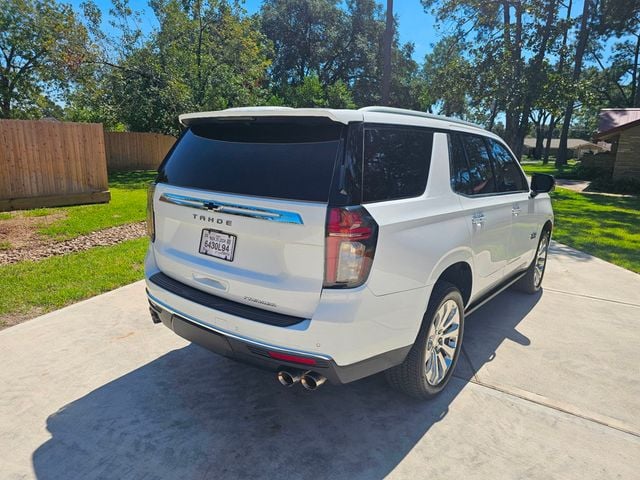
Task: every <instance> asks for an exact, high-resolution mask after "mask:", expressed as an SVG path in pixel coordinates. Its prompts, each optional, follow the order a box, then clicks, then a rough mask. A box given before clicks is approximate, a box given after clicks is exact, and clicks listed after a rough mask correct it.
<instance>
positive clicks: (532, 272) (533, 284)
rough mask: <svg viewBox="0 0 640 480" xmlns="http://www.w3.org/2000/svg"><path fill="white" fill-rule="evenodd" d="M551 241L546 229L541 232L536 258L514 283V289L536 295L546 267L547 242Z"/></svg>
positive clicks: (549, 232) (549, 233) (548, 231)
mask: <svg viewBox="0 0 640 480" xmlns="http://www.w3.org/2000/svg"><path fill="white" fill-rule="evenodd" d="M550 241H551V231H550V230H549V229H548V228H545V229H544V230H542V234H541V235H540V241H539V242H538V249H537V250H536V256H535V257H534V258H533V261H532V262H531V265H529V268H528V270H527V273H526V274H525V275H524V276H523V277H522V278H521V279H520V280H518V281H517V282H516V284H515V287H516V288H517V289H518V290H520V291H521V292H524V293H531V294H533V293H536V292H537V291H538V290H540V287H541V286H542V279H543V278H544V271H545V269H546V267H547V255H548V253H549V242H550Z"/></svg>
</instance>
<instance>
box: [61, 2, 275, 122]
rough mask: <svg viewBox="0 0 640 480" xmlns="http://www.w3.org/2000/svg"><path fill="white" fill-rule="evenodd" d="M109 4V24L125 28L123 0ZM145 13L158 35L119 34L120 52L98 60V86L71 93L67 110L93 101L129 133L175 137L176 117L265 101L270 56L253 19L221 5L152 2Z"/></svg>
mask: <svg viewBox="0 0 640 480" xmlns="http://www.w3.org/2000/svg"><path fill="white" fill-rule="evenodd" d="M114 6H115V7H116V8H114V9H113V10H112V16H114V15H115V18H113V19H112V22H113V24H114V25H125V24H126V22H122V21H119V20H118V19H119V18H121V17H122V16H126V2H125V1H124V0H115V3H114ZM123 6H124V7H125V8H121V7H123ZM152 8H153V12H154V14H155V16H156V18H157V20H158V24H159V27H158V29H157V30H155V31H153V32H152V33H151V34H150V35H149V36H148V38H141V37H140V36H139V35H138V34H137V29H135V28H133V29H131V30H121V32H122V34H121V37H123V38H124V39H125V41H124V42H123V45H124V46H123V47H120V51H119V52H117V54H116V58H110V57H109V56H108V52H105V53H104V54H103V57H102V59H101V65H100V68H99V70H98V74H97V77H98V79H97V81H96V82H95V83H93V84H87V85H85V87H84V88H83V89H82V90H83V92H76V93H75V95H74V96H73V99H75V100H77V101H78V102H72V104H71V106H70V107H71V109H76V111H83V110H82V108H81V107H82V103H83V102H86V101H87V98H86V97H88V98H89V99H91V98H93V100H94V101H93V102H92V101H91V100H89V102H88V103H89V104H90V105H95V104H96V103H97V102H98V101H101V102H103V104H107V105H109V111H110V112H115V118H116V119H117V120H118V121H119V122H121V123H122V124H124V125H125V126H126V128H128V129H130V130H134V131H152V132H162V133H173V134H175V133H177V132H178V129H179V126H178V124H177V117H178V115H179V114H180V113H184V112H186V111H195V110H217V109H223V108H228V107H235V106H245V105H256V104H262V103H266V102H267V100H268V97H269V90H268V84H267V76H266V72H267V68H268V66H269V58H268V57H269V55H270V50H269V47H268V42H267V41H266V39H265V38H264V36H263V35H262V34H261V33H260V31H259V29H258V25H257V22H256V19H254V18H252V17H248V16H246V15H245V14H244V12H243V11H242V9H241V8H240V7H239V6H238V5H237V4H235V3H229V2H227V1H224V0H210V1H206V0H194V1H191V2H183V1H179V0H154V2H153V3H152ZM88 90H91V91H93V95H95V96H93V95H91V93H90V92H88ZM80 93H82V94H87V93H88V95H84V96H83V95H82V94H80ZM93 111H95V110H93ZM103 111H104V109H103ZM107 120H111V119H107ZM110 123H111V124H113V123H114V122H112V121H111V122H110Z"/></svg>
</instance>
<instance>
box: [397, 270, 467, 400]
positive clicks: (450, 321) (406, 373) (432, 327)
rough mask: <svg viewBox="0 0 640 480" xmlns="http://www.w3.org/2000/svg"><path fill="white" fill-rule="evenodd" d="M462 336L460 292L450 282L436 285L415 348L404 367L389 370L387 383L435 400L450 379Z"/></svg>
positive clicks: (412, 393) (412, 349)
mask: <svg viewBox="0 0 640 480" xmlns="http://www.w3.org/2000/svg"><path fill="white" fill-rule="evenodd" d="M463 333H464V304H463V301H462V295H461V294H460V291H459V290H458V289H457V288H456V287H455V286H454V285H452V284H450V283H448V282H442V283H439V284H437V285H436V287H435V288H434V290H433V292H432V294H431V300H430V302H429V307H428V308H427V312H426V313H425V315H424V318H423V321H422V326H421V327H420V332H419V333H418V337H417V338H416V341H415V343H414V344H413V347H412V348H411V350H410V352H409V354H408V355H407V358H406V359H405V360H404V362H403V363H401V364H400V365H398V366H397V367H393V368H391V369H389V370H387V372H386V376H387V380H388V381H389V383H390V384H391V385H392V386H393V387H395V388H397V389H398V390H401V391H403V392H405V393H407V394H409V395H411V396H412V397H416V398H421V399H430V398H432V397H434V396H435V395H437V394H438V393H440V392H441V391H442V389H444V387H445V386H446V385H447V383H448V382H449V379H450V378H451V374H452V372H453V370H454V368H455V366H456V362H457V361H458V356H459V354H460V348H461V345H462V336H463Z"/></svg>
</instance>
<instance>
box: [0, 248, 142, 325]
mask: <svg viewBox="0 0 640 480" xmlns="http://www.w3.org/2000/svg"><path fill="white" fill-rule="evenodd" d="M147 244H148V240H147V239H146V238H138V239H136V240H128V241H126V242H122V243H120V244H118V245H113V246H110V247H95V248H92V249H90V250H85V251H83V252H77V253H71V254H68V255H62V256H58V257H50V258H47V259H44V260H40V261H38V262H30V261H25V262H19V263H16V264H13V265H4V266H0V292H2V295H0V328H2V327H3V326H5V323H6V320H4V321H3V317H5V319H6V317H8V316H9V315H22V316H26V317H31V316H35V315H39V314H42V313H45V312H49V311H51V310H55V309H57V308H61V307H64V306H65V305H69V304H71V303H74V302H77V301H79V300H82V299H85V298H88V297H92V296H94V295H98V294H100V293H104V292H108V291H109V290H113V289H114V288H117V287H120V286H122V285H126V284H128V283H131V282H135V281H136V280H140V279H141V278H142V271H143V261H144V254H145V251H146V249H147Z"/></svg>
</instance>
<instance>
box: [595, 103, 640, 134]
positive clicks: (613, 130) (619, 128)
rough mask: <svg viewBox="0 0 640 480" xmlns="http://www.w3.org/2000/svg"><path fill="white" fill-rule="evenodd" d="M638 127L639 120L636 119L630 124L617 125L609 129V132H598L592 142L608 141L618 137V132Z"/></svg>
mask: <svg viewBox="0 0 640 480" xmlns="http://www.w3.org/2000/svg"><path fill="white" fill-rule="evenodd" d="M639 110H640V109H639ZM638 125H640V118H638V119H637V120H633V121H631V122H628V123H625V124H622V125H618V126H617V127H614V128H611V129H609V130H605V131H603V132H598V133H596V134H595V135H594V136H593V138H594V140H608V139H610V138H611V137H614V136H616V135H618V134H619V133H620V132H622V131H624V130H627V129H629V128H632V127H637V126H638Z"/></svg>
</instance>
